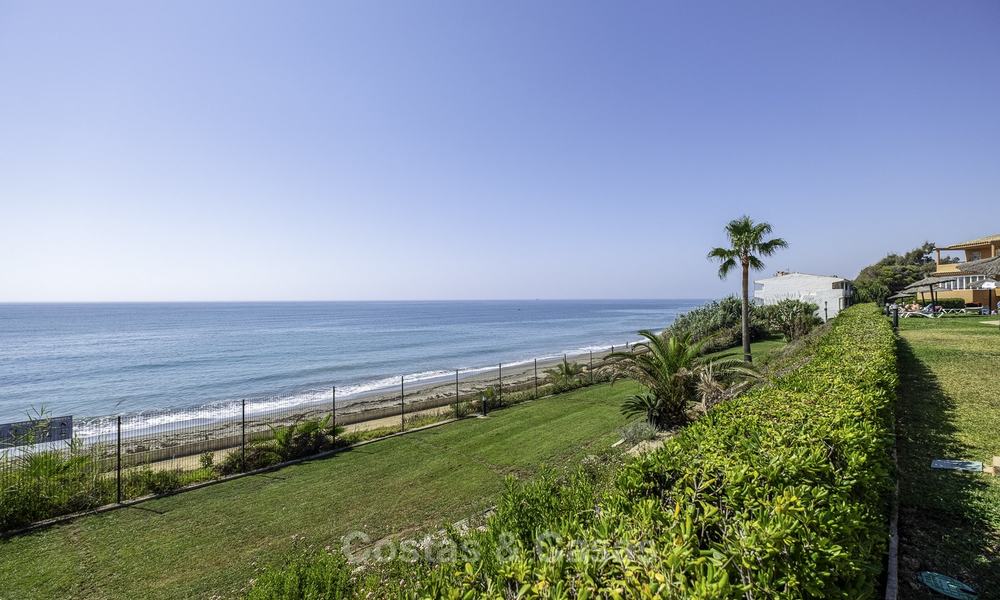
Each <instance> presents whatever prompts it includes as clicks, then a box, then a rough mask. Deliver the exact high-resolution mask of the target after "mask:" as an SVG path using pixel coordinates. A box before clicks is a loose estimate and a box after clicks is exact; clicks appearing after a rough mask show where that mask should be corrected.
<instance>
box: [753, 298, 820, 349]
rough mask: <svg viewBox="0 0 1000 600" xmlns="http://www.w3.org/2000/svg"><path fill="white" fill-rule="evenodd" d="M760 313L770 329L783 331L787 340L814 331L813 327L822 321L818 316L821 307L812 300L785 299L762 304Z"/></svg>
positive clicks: (782, 333) (776, 331) (795, 338)
mask: <svg viewBox="0 0 1000 600" xmlns="http://www.w3.org/2000/svg"><path fill="white" fill-rule="evenodd" d="M758 310H759V314H760V316H761V318H762V319H763V320H764V322H766V323H767V327H768V329H770V330H771V331H773V332H775V333H781V335H782V336H784V338H785V341H786V342H791V341H793V340H797V339H799V338H800V337H802V336H804V335H807V334H808V333H809V332H810V331H812V329H813V327H815V326H816V325H819V324H820V323H822V320H820V319H819V318H818V317H817V316H816V311H817V310H819V307H818V306H816V305H815V304H812V303H811V302H803V301H801V300H792V299H790V298H789V299H785V300H781V301H780V302H777V303H775V304H769V305H767V306H762V307H760V308H759V309H758Z"/></svg>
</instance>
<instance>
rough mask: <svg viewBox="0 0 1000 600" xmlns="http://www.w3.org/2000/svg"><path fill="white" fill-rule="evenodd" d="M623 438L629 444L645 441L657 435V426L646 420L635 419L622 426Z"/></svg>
mask: <svg viewBox="0 0 1000 600" xmlns="http://www.w3.org/2000/svg"><path fill="white" fill-rule="evenodd" d="M621 434H622V438H623V439H624V440H625V443H626V444H628V445H629V446H635V445H636V444H638V443H639V442H645V441H646V440H651V439H653V438H655V437H656V427H654V426H652V425H650V424H649V422H648V421H646V420H639V421H633V422H631V423H629V424H628V425H626V426H625V427H622V429H621Z"/></svg>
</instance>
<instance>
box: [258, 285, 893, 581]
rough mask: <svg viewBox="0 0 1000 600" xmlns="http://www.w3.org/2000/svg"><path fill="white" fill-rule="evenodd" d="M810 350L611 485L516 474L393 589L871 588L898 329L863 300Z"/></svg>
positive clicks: (882, 540) (881, 523)
mask: <svg viewBox="0 0 1000 600" xmlns="http://www.w3.org/2000/svg"><path fill="white" fill-rule="evenodd" d="M812 352H813V353H814V356H813V357H812V359H811V360H810V361H809V362H808V363H807V364H805V365H804V366H803V367H801V368H799V369H798V370H797V371H795V372H794V373H792V374H790V375H787V376H784V377H782V378H780V379H778V380H776V381H774V382H772V383H770V384H768V385H766V386H763V387H760V388H757V389H755V390H753V391H751V392H749V393H748V394H746V395H744V396H742V397H740V398H737V399H735V400H732V401H730V402H727V403H724V404H722V405H720V406H719V407H717V408H716V409H715V410H713V411H712V412H711V413H710V414H709V415H708V416H706V417H705V418H703V419H701V420H700V421H698V422H696V423H695V424H693V425H691V426H690V427H688V428H687V429H686V430H684V431H683V432H682V433H681V434H680V435H678V436H677V437H675V438H674V439H673V440H671V441H670V442H668V443H667V444H666V445H665V446H664V447H663V448H662V449H661V450H659V451H657V452H655V453H651V454H648V455H646V456H644V457H642V458H640V459H638V460H636V461H633V462H631V463H628V464H626V465H624V466H622V467H620V468H619V469H618V471H617V474H616V475H615V476H614V479H613V482H612V483H611V484H610V485H600V484H599V483H596V482H595V480H594V478H592V477H588V476H587V474H586V473H584V472H581V473H580V474H577V475H576V476H574V477H572V478H570V479H569V480H568V481H564V482H558V481H556V480H554V479H552V478H545V479H542V480H540V481H535V482H529V483H525V484H515V483H511V484H510V485H509V487H508V490H507V492H506V493H505V494H504V495H503V497H502V498H501V500H500V501H499V503H498V507H497V510H496V512H495V514H493V516H492V517H490V519H489V520H488V522H487V524H486V526H485V527H484V528H483V530H481V531H473V532H471V533H468V534H465V535H462V536H455V537H454V541H455V544H456V545H457V546H458V547H459V548H461V549H462V550H463V551H462V552H460V553H459V555H458V558H457V559H455V558H454V557H453V559H452V560H449V561H446V562H434V561H433V557H421V558H420V559H418V561H417V562H416V563H413V564H412V572H413V573H420V574H421V575H420V576H419V577H416V578H415V579H414V580H412V583H409V584H408V585H407V587H406V589H405V590H403V591H399V590H397V591H395V592H394V594H402V595H404V596H409V597H414V598H429V597H434V598H463V599H464V598H515V597H544V598H595V597H608V598H654V597H655V598H819V597H822V598H864V597H872V596H874V595H875V590H876V587H877V582H878V580H879V577H880V573H881V570H882V559H883V554H884V550H885V545H886V540H887V532H886V520H887V498H888V492H889V488H890V485H891V472H890V461H889V449H890V446H891V441H892V440H891V426H890V424H891V420H892V406H893V398H894V394H895V391H894V390H895V386H896V367H895V349H894V338H893V335H892V332H891V330H890V328H889V325H888V321H887V320H886V319H884V318H882V317H881V316H880V315H879V313H878V311H877V310H876V309H875V308H874V307H873V306H868V305H865V306H859V307H854V308H851V309H849V310H847V311H844V312H843V313H841V315H840V316H839V317H838V318H837V319H836V320H835V321H834V323H833V324H832V326H831V327H830V329H829V331H828V332H827V333H826V334H825V335H824V336H823V337H822V338H821V339H820V341H819V342H818V343H817V344H816V345H815V346H813V347H812ZM303 572H304V571H303V570H302V569H301V568H300V569H298V570H297V571H296V575H295V576H296V577H301V574H302V573H303ZM354 573H355V575H353V577H357V578H358V580H357V584H358V585H356V586H353V587H352V588H351V590H352V595H354V594H356V595H358V596H366V597H377V596H381V595H382V594H381V593H380V590H381V589H383V588H380V587H379V585H378V584H372V581H373V579H372V578H371V571H370V570H366V569H365V568H360V569H357V570H356V571H355V572H354ZM366 573H367V574H366ZM269 577H270V578H271V579H270V581H272V583H276V582H275V578H278V579H279V580H280V578H281V572H280V571H279V572H276V573H275V572H272V573H271V574H270V575H269ZM301 584H302V582H301V581H299V582H298V583H297V585H301ZM329 597H338V596H329Z"/></svg>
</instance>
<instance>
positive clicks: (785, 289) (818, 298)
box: [753, 271, 851, 319]
mask: <svg viewBox="0 0 1000 600" xmlns="http://www.w3.org/2000/svg"><path fill="white" fill-rule="evenodd" d="M753 283H754V289H753V297H754V300H756V301H757V302H759V303H761V304H776V303H777V302H780V301H781V300H786V299H789V298H791V299H792V300H802V301H803V302H811V303H813V304H815V305H816V306H818V307H819V310H818V311H817V312H816V316H818V317H820V318H823V316H824V308H825V309H826V313H825V314H826V315H828V316H829V317H830V318H831V319H832V318H833V317H835V316H837V313H839V312H840V311H841V309H844V308H847V307H848V306H849V305H850V301H851V282H850V281H848V280H846V279H844V278H843V277H828V276H826V275H809V274H808V273H785V272H780V271H779V272H778V273H776V274H775V275H774V277H768V278H767V279H757V280H755V281H754V282H753Z"/></svg>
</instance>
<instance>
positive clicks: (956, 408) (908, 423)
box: [897, 317, 1000, 599]
mask: <svg viewBox="0 0 1000 600" xmlns="http://www.w3.org/2000/svg"><path fill="white" fill-rule="evenodd" d="M983 320H985V318H983V317H963V318H942V319H934V320H930V319H905V320H903V321H902V322H901V323H900V332H901V337H902V340H901V342H900V375H901V381H900V399H899V410H898V417H897V418H898V431H897V435H898V437H897V443H898V452H899V466H900V593H901V595H902V597H903V598H928V599H930V598H934V597H935V596H933V595H932V593H931V592H929V591H927V590H926V589H925V588H923V587H922V586H920V585H919V584H917V583H915V580H914V577H915V574H916V572H918V571H921V570H930V571H937V572H940V573H944V574H945V575H949V576H951V577H955V578H957V579H960V580H962V581H964V582H966V583H968V584H970V585H972V586H973V587H975V588H976V589H977V590H978V591H979V592H980V597H982V598H1000V478H993V477H990V476H988V475H982V474H966V473H958V472H952V471H932V470H931V469H930V463H931V460H932V459H934V458H956V459H969V460H977V461H983V462H985V463H986V464H989V462H990V459H991V457H993V456H1000V385H998V382H1000V331H998V330H997V327H996V326H995V325H994V326H992V327H989V326H986V325H983V324H982V323H981V321H983ZM938 597H940V596H938Z"/></svg>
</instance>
